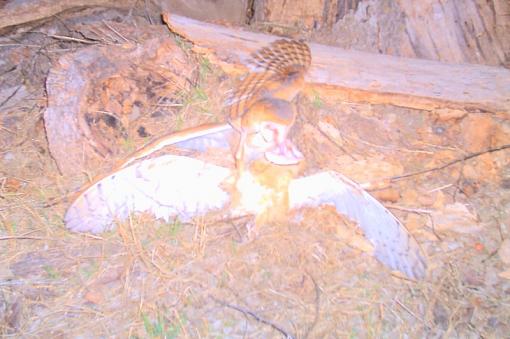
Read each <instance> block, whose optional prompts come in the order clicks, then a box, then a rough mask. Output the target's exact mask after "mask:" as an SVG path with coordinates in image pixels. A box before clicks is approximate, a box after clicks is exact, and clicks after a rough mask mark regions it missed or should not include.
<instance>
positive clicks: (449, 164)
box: [388, 144, 510, 182]
mask: <svg viewBox="0 0 510 339" xmlns="http://www.w3.org/2000/svg"><path fill="white" fill-rule="evenodd" d="M507 148H510V144H506V145H502V146H499V147H496V148H489V149H487V150H485V151H480V152H476V153H471V154H468V155H466V156H465V157H462V158H459V159H455V160H452V161H450V162H448V163H446V164H444V165H441V166H438V167H433V168H429V169H424V170H420V171H416V172H411V173H407V174H402V175H396V176H393V177H389V178H388V179H389V180H390V181H392V182H393V181H397V180H400V179H404V178H409V177H412V176H416V175H420V174H425V173H429V172H434V171H440V170H442V169H445V168H446V167H449V166H452V165H455V164H456V163H459V162H463V161H466V160H469V159H473V158H476V157H479V156H480V155H483V154H486V153H493V152H498V151H503V150H505V149H507Z"/></svg>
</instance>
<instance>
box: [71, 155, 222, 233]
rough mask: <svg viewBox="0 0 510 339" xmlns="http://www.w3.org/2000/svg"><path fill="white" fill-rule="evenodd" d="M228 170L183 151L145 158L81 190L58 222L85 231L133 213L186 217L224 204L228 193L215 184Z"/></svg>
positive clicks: (100, 229) (111, 224) (95, 230)
mask: <svg viewBox="0 0 510 339" xmlns="http://www.w3.org/2000/svg"><path fill="white" fill-rule="evenodd" d="M230 173H231V172H230V170H229V169H227V168H224V167H220V166H216V165H212V164H208V163H205V162H203V161H201V160H197V159H193V158H189V157H183V156H175V155H163V156H160V157H157V158H151V159H145V160H143V161H141V162H138V163H135V164H132V165H130V166H127V167H124V168H121V169H119V170H117V171H115V172H114V173H111V174H109V175H108V176H106V177H104V178H102V179H101V180H99V181H97V182H95V183H94V184H92V185H91V186H89V187H87V188H86V189H84V190H82V191H81V192H80V193H79V195H78V197H77V198H76V199H75V200H74V201H73V202H72V204H71V205H70V206H69V208H68V209H67V212H66V214H65V216H64V221H65V224H66V226H67V228H69V229H70V230H72V231H76V232H91V233H100V232H104V231H107V230H111V229H112V228H113V227H114V225H115V222H116V221H119V220H125V219H126V218H127V217H128V215H129V214H130V213H136V212H151V213H153V214H154V215H155V216H156V217H157V218H163V219H166V220H167V221H168V219H169V218H171V217H175V216H178V217H179V218H180V220H183V221H188V220H189V219H190V218H192V217H193V216H195V215H200V214H205V213H207V212H210V211H214V210H219V209H221V208H222V207H224V206H225V205H227V204H228V202H229V201H230V197H229V194H228V193H227V192H225V191H224V190H222V189H221V188H220V184H221V182H222V181H223V180H225V179H226V178H227V177H228V176H229V175H230Z"/></svg>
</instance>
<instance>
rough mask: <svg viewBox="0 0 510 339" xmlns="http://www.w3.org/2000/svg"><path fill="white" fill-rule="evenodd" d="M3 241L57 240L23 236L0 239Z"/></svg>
mask: <svg viewBox="0 0 510 339" xmlns="http://www.w3.org/2000/svg"><path fill="white" fill-rule="evenodd" d="M1 240H57V239H54V238H43V237H29V236H22V235H13V236H6V237H0V241H1Z"/></svg>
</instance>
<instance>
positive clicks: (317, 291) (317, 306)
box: [303, 272, 321, 338]
mask: <svg viewBox="0 0 510 339" xmlns="http://www.w3.org/2000/svg"><path fill="white" fill-rule="evenodd" d="M306 274H307V275H308V276H309V277H310V279H311V280H312V282H313V286H314V289H315V316H314V318H313V322H312V324H311V325H310V326H308V329H307V330H306V332H305V335H304V336H303V338H308V337H309V336H310V333H312V330H313V329H314V328H315V326H317V323H318V322H319V313H320V312H319V311H320V296H321V290H320V287H319V284H317V281H315V279H314V277H313V276H312V275H311V274H310V273H308V272H306Z"/></svg>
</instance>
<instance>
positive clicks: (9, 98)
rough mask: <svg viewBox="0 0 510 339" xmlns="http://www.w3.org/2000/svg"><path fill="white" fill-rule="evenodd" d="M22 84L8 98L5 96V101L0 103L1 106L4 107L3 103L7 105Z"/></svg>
mask: <svg viewBox="0 0 510 339" xmlns="http://www.w3.org/2000/svg"><path fill="white" fill-rule="evenodd" d="M21 86H22V85H19V86H18V87H17V88H16V89H15V90H14V91H13V92H12V93H11V94H10V95H9V96H8V97H7V98H5V100H4V101H2V102H1V103H0V107H2V106H3V105H5V104H6V103H7V102H8V101H9V100H11V99H12V98H13V97H14V96H15V95H16V93H18V91H19V89H20V88H21Z"/></svg>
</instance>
